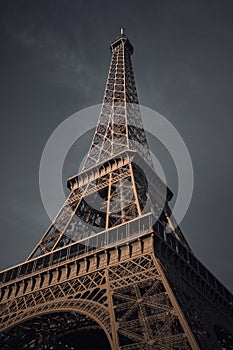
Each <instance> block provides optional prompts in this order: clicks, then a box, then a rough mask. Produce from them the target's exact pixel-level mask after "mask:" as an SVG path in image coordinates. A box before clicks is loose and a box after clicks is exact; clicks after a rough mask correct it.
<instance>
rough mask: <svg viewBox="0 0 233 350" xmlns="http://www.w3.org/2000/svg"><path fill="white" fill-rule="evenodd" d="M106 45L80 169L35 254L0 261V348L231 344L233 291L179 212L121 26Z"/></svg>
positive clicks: (222, 349) (172, 349)
mask: <svg viewBox="0 0 233 350" xmlns="http://www.w3.org/2000/svg"><path fill="white" fill-rule="evenodd" d="M111 52H112V60H111V65H110V70H109V74H108V78H107V84H106V89H105V93H104V101H103V105H102V109H101V113H100V116H99V121H98V124H97V127H96V131H95V134H94V137H93V140H92V143H91V147H90V150H89V152H88V155H87V158H86V160H85V162H84V165H83V168H82V171H81V172H80V173H79V174H76V175H74V176H72V177H71V178H69V179H68V181H67V185H68V188H69V189H70V194H69V196H68V198H67V199H66V201H65V203H64V205H63V206H62V208H61V210H60V211H59V213H58V215H57V217H56V218H55V220H54V221H53V223H52V224H51V225H50V227H49V228H48V230H47V231H46V232H45V235H44V236H43V237H42V239H41V241H40V242H39V243H38V245H37V246H36V247H35V249H34V250H33V252H32V254H31V255H30V256H29V258H28V259H27V260H26V261H25V262H23V263H21V264H19V265H17V266H13V267H11V268H9V269H7V270H4V271H2V272H1V273H0V300H1V304H0V348H1V349H2V350H22V349H34V350H41V349H53V350H60V349H68V350H80V349H89V350H91V349H93V350H94V349H95V350H98V349H106V350H107V349H111V350H202V349H203V350H232V349H233V331H232V329H233V321H232V320H233V296H232V294H231V293H230V292H229V291H228V290H227V289H226V288H225V287H224V286H223V285H222V284H221V283H220V282H219V281H218V280H217V279H216V278H215V277H214V276H213V274H211V273H210V272H209V271H208V270H207V269H206V268H205V267H204V265H203V264H202V263H201V262H200V261H199V260H198V259H197V258H196V257H195V255H194V254H193V252H192V250H191V249H190V247H189V245H188V244H187V242H186V240H185V238H184V236H183V234H182V232H181V230H180V228H179V227H178V226H177V224H176V222H175V219H174V218H173V216H172V213H171V210H170V208H169V205H168V203H169V201H170V200H171V198H172V192H171V191H170V190H169V189H168V188H167V187H166V185H165V184H164V183H163V182H162V181H161V179H160V178H159V177H158V176H157V174H156V172H155V169H154V168H153V165H152V161H151V157H150V153H149V148H148V144H147V141H146V136H145V131H144V129H143V126H142V120H141V114H140V109H139V104H138V98H137V93H136V88H135V81H134V76H133V70H132V64H131V55H132V53H133V46H132V44H131V43H130V41H129V39H128V38H127V37H126V36H125V34H124V32H123V31H122V32H121V35H120V36H119V37H118V38H117V39H116V40H114V41H113V42H112V44H111ZM197 226H198V227H201V225H197Z"/></svg>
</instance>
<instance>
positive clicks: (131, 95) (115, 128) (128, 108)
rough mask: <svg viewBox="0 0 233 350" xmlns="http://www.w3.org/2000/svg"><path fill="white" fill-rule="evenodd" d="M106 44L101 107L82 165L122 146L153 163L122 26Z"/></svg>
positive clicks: (93, 161) (93, 163)
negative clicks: (107, 67) (108, 49)
mask: <svg viewBox="0 0 233 350" xmlns="http://www.w3.org/2000/svg"><path fill="white" fill-rule="evenodd" d="M110 47H111V52H112V59H111V64H110V70H109V74H108V78H107V83H106V88H105V92H104V99H103V104H102V109H101V113H100V117H99V121H98V124H97V127H96V131H95V134H94V137H93V140H92V144H91V147H90V150H89V152H88V155H87V158H86V160H85V162H84V166H83V169H87V168H89V167H91V166H94V165H96V164H98V163H99V162H101V161H102V160H107V159H109V158H111V157H113V156H116V155H117V154H118V153H119V152H121V151H123V150H126V149H127V150H135V151H137V152H139V153H140V154H141V155H142V157H143V158H144V159H145V160H146V162H147V163H148V164H149V165H150V166H151V167H153V165H152V160H151V156H150V152H149V147H148V144H147V140H146V134H145V131H144V129H143V125H142V118H141V114H140V108H139V102H138V96H137V91H136V85H135V79H134V74H133V68H132V62H131V56H132V54H133V52H134V48H133V45H132V44H131V42H130V40H129V39H128V38H127V37H126V36H125V34H124V29H123V28H121V36H120V37H118V38H117V39H115V40H114V41H113V42H112V43H111V46H110Z"/></svg>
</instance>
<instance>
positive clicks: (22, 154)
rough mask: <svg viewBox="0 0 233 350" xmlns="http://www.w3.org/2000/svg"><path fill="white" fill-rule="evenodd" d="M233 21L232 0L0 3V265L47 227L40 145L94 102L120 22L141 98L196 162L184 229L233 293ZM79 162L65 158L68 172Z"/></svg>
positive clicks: (24, 252) (16, 257)
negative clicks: (128, 43) (165, 121)
mask: <svg viewBox="0 0 233 350" xmlns="http://www.w3.org/2000/svg"><path fill="white" fill-rule="evenodd" d="M232 23H233V4H232V1H230V0H229V1H227V0H221V1H220V0H219V1H217V0H212V1H209V0H205V1H203V0H153V1H147V0H144V1H137V0H135V1H126V0H125V1H122V0H118V1H110V0H108V1H90V0H85V1H80V0H76V1H74V0H70V1H65V0H56V1H55V0H44V1H40V0H37V1H30V0H27V1H24V0H20V1H19V0H15V1H12V0H5V1H4V0H1V1H0V47H1V55H0V77H1V79H0V113H1V114H0V115H1V148H0V149H1V173H0V175H1V185H0V193H1V202H0V205H1V209H0V218H1V233H0V267H1V268H2V269H3V268H6V267H8V266H11V265H13V264H16V263H18V262H21V261H23V260H24V259H25V258H26V257H27V256H28V255H29V253H30V252H31V251H32V249H33V247H34V246H35V244H36V243H37V242H38V241H39V239H40V238H41V236H42V235H43V232H44V231H45V230H46V228H47V226H48V225H49V222H50V221H49V218H48V216H47V214H46V212H45V210H44V208H43V205H42V202H41V198H40V192H39V183H38V176H39V163H40V158H41V154H42V151H43V149H44V146H45V143H46V141H47V139H48V138H49V136H50V134H51V133H52V132H53V130H54V129H55V128H56V127H57V126H58V125H59V124H60V123H61V122H62V121H63V120H64V119H66V118H67V117H68V116H70V115H72V114H73V113H75V112H77V111H79V110H81V109H83V108H86V107H88V106H92V105H95V104H99V103H101V100H102V96H103V91H104V85H105V81H106V77H107V73H108V69H109V63H110V57H111V54H110V50H109V43H110V41H111V40H113V39H114V38H115V37H116V36H117V35H118V33H119V29H120V27H121V26H124V27H125V28H126V33H127V35H128V37H129V38H130V40H131V41H132V43H133V44H134V46H135V53H134V56H133V66H134V72H135V76H136V83H137V90H138V95H139V99H140V103H141V104H142V105H145V106H148V107H150V108H152V109H154V110H156V111H158V112H159V113H161V114H162V115H163V116H165V117H166V118H167V119H168V120H169V121H170V122H171V123H172V124H173V125H174V126H175V127H176V128H177V130H178V131H179V133H180V134H181V136H182V137H183V139H184V141H185V143H186V145H187V147H188V149H189V152H190V155H191V158H192V162H193V166H194V176H195V187H194V193H193V199H192V203H191V206H190V208H189V211H188V213H187V215H186V216H185V218H184V220H183V222H182V223H181V228H182V230H183V232H184V235H185V237H186V238H187V240H188V242H189V243H190V245H191V247H192V249H193V251H194V253H195V254H196V256H197V257H198V258H199V259H200V260H201V261H202V262H203V263H204V264H205V265H206V266H207V267H208V268H209V269H210V271H211V272H213V273H214V274H215V275H216V276H217V277H218V278H219V279H220V280H221V281H222V282H223V283H224V284H225V285H226V286H227V287H228V288H230V289H231V290H232V291H233V278H232V272H233V254H232V247H233V235H232V222H231V216H232V200H231V195H232V187H233V185H232V149H233V144H232V143H233V141H232V110H233V108H232V107H233V95H232V91H233V74H232V73H233V65H232V62H233V45H232V44H233V24H232ZM97 118H98V116H96V120H97ZM85 144H86V142H85ZM86 147H87V146H86ZM151 147H153V145H152V146H151ZM158 152H159V151H158ZM161 152H162V151H161ZM73 153H75V152H73ZM161 154H162V153H161ZM161 154H160V155H159V154H158V157H161ZM74 157H75V155H74V154H73V156H72V157H71V158H72V159H73V160H74ZM71 158H70V159H71ZM78 162H79V155H78V154H77V164H76V163H75V161H72V164H68V163H71V162H67V161H66V164H68V165H67V169H65V170H64V172H65V174H67V175H73V173H74V172H75V171H76V168H78ZM70 171H71V173H69V172H70ZM169 176H170V182H169V184H170V187H171V188H172V189H173V190H176V186H175V181H174V183H173V181H172V179H171V178H172V176H171V173H170V174H167V177H168V179H169Z"/></svg>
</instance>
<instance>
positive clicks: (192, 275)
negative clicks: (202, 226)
mask: <svg viewBox="0 0 233 350" xmlns="http://www.w3.org/2000/svg"><path fill="white" fill-rule="evenodd" d="M153 219H154V218H153V216H152V215H151V214H147V215H145V216H144V217H141V218H140V219H136V220H134V222H133V223H132V222H129V223H126V224H124V225H121V226H120V227H118V228H117V232H115V231H116V229H114V230H115V231H114V234H116V233H117V234H118V235H120V234H121V235H122V236H124V239H125V238H126V237H127V238H128V241H127V243H125V242H122V244H121V242H120V240H119V239H118V243H117V245H116V243H115V242H112V244H111V243H110V244H109V246H108V247H104V248H103V249H100V248H99V249H97V250H92V251H89V252H88V251H87V252H86V253H84V254H82V255H81V256H78V255H76V256H75V257H72V251H71V249H69V253H68V252H66V253H67V254H66V256H65V258H64V260H63V261H60V262H59V263H57V264H56V262H55V263H53V261H51V260H50V261H49V262H46V261H44V262H43V263H44V264H45V265H46V266H42V265H41V269H40V270H38V271H34V272H29V273H28V274H26V273H24V275H22V277H20V276H18V277H17V278H16V279H15V280H13V279H12V278H11V280H10V281H9V282H5V283H3V282H2V284H1V324H0V325H1V336H0V348H1V349H2V350H6V349H11V350H17V349H80V346H83V345H82V337H83V336H84V335H85V334H86V335H87V339H88V343H87V344H86V348H87V349H97V348H98V347H97V346H98V345H97V343H98V341H97V339H98V336H100V338H99V339H102V340H100V342H102V343H101V344H105V345H104V346H105V347H104V348H105V349H108V348H109V349H112V350H120V349H127V350H131V349H134V350H135V349H138V350H139V349H140V350H141V349H145V350H148V349H150V350H152V349H153V350H154V349H177V350H178V349H209V350H213V349H216V350H220V349H227V350H229V349H233V332H232V329H233V307H232V299H231V298H232V296H231V294H230V293H229V292H228V290H227V289H225V287H223V286H222V284H221V283H220V282H219V281H218V280H217V279H216V278H215V277H214V276H213V275H212V274H211V273H210V272H209V271H208V270H207V269H206V268H205V267H204V266H203V265H202V264H201V263H200V262H199V261H198V260H197V259H196V258H195V257H194V256H193V254H191V253H190V252H189V251H188V250H186V249H185V248H184V246H183V245H181V244H180V242H179V240H178V239H176V238H175V237H174V236H172V235H171V234H167V233H166V232H162V231H161V230H160V228H159V227H158V225H152V223H153V222H154V220H153ZM108 234H111V232H110V231H109V232H108ZM74 247H76V248H75V249H78V246H76V245H74ZM60 254H62V250H61V251H60ZM40 259H41V258H40ZM44 259H45V258H44ZM37 260H38V259H37ZM37 260H35V263H34V264H36V261H37ZM28 264H30V261H29V262H28ZM28 269H29V267H28ZM28 271H29V270H28ZM229 300H230V302H229ZM88 334H89V335H88ZM101 337H102V338H101ZM102 348H103V345H102Z"/></svg>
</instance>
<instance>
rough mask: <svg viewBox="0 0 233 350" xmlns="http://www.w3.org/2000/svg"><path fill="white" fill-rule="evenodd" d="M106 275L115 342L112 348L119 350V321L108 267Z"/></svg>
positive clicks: (113, 340) (113, 339)
mask: <svg viewBox="0 0 233 350" xmlns="http://www.w3.org/2000/svg"><path fill="white" fill-rule="evenodd" d="M105 276H106V289H107V298H108V309H109V315H110V322H111V331H112V342H113V348H112V350H119V349H120V347H119V338H118V332H117V330H118V322H116V318H115V311H114V306H113V297H112V295H113V291H112V290H111V286H110V281H109V271H108V269H106V270H105Z"/></svg>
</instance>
